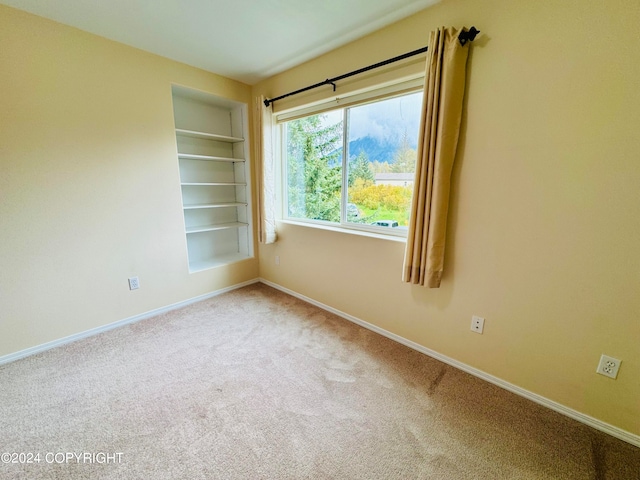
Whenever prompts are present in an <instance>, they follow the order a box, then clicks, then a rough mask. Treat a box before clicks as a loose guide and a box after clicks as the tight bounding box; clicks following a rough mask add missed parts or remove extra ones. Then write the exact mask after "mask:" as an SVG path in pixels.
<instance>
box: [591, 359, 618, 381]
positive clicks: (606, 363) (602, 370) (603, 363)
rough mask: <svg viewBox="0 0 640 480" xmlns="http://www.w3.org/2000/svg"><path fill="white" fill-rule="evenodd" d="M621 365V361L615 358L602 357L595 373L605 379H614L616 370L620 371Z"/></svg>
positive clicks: (616, 373)
mask: <svg viewBox="0 0 640 480" xmlns="http://www.w3.org/2000/svg"><path fill="white" fill-rule="evenodd" d="M621 363H622V361H621V360H618V359H617V358H613V357H608V356H607V355H602V356H601V357H600V363H598V368H597V369H596V372H597V373H599V374H600V375H604V376H605V377H611V378H616V377H617V376H618V370H619V369H620V364H621Z"/></svg>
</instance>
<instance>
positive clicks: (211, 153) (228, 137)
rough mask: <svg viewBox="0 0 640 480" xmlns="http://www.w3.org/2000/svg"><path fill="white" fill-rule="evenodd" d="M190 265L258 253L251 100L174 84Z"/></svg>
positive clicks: (207, 265)
mask: <svg viewBox="0 0 640 480" xmlns="http://www.w3.org/2000/svg"><path fill="white" fill-rule="evenodd" d="M172 94H173V111H174V119H175V127H176V142H177V146H178V164H179V168H180V188H181V190H182V208H183V213H184V224H185V236H186V243H187V252H188V257H189V271H190V272H197V271H201V270H205V269H208V268H213V267H216V266H219V265H224V264H228V263H233V262H237V261H240V260H245V259H247V258H251V257H253V235H252V226H251V218H252V217H251V198H250V192H251V186H250V178H251V177H250V175H249V158H248V153H249V152H248V142H247V136H248V134H247V132H248V123H247V105H246V104H244V103H239V102H235V101H232V100H228V99H225V98H221V97H217V96H214V95H210V94H206V93H203V92H199V91H196V90H192V89H188V88H185V87H179V86H173V87H172Z"/></svg>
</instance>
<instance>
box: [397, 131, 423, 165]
mask: <svg viewBox="0 0 640 480" xmlns="http://www.w3.org/2000/svg"><path fill="white" fill-rule="evenodd" d="M417 156H418V154H417V152H416V151H415V150H414V149H413V148H411V147H410V146H409V138H408V136H407V132H405V133H404V135H402V143H401V144H400V147H399V148H398V150H397V151H396V153H394V155H393V163H392V164H391V171H392V172H394V173H413V172H415V171H416V158H417Z"/></svg>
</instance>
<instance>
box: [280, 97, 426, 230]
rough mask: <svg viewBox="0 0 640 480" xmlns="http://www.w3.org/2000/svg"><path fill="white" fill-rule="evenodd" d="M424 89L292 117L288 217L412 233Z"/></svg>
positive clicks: (285, 131) (286, 142)
mask: <svg viewBox="0 0 640 480" xmlns="http://www.w3.org/2000/svg"><path fill="white" fill-rule="evenodd" d="M421 106H422V92H415V93H410V94H403V95H397V96H394V97H387V98H385V99H383V100H377V101H369V102H368V103H361V104H356V105H353V106H350V107H348V108H339V109H334V110H329V111H324V112H322V113H317V114H312V115H308V116H303V117H301V118H296V119H294V120H289V121H286V122H283V123H282V124H281V129H282V130H281V133H282V137H283V153H284V155H283V157H284V158H283V171H284V175H285V179H284V182H283V183H284V216H285V218H289V219H295V220H302V221H310V222H316V221H319V222H331V223H334V224H340V225H342V226H345V227H349V228H358V229H364V230H372V231H377V232H379V233H389V234H395V235H401V236H405V235H406V231H407V226H408V221H409V210H410V208H411V195H412V193H413V181H414V179H413V175H414V171H415V163H416V147H417V141H418V128H419V124H420V109H421Z"/></svg>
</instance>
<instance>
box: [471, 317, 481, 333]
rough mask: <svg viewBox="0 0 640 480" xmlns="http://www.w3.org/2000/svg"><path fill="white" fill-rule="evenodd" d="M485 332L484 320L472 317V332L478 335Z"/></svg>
mask: <svg viewBox="0 0 640 480" xmlns="http://www.w3.org/2000/svg"><path fill="white" fill-rule="evenodd" d="M482 330H484V318H482V317H478V316H477V315H474V316H472V317H471V331H472V332H476V333H482Z"/></svg>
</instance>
